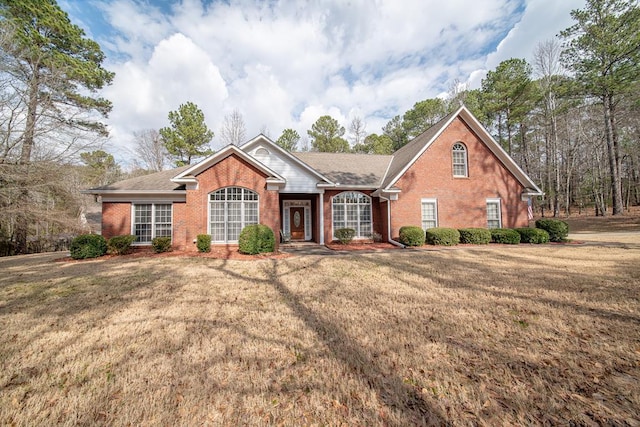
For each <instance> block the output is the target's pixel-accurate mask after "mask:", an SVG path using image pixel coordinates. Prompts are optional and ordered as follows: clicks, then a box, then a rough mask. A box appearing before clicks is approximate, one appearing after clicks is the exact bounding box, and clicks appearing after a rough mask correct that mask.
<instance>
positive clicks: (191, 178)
mask: <svg viewBox="0 0 640 427" xmlns="http://www.w3.org/2000/svg"><path fill="white" fill-rule="evenodd" d="M234 154H235V155H237V156H238V157H240V158H241V159H242V160H244V161H246V162H247V163H249V164H251V165H252V166H254V167H255V168H256V169H258V170H259V171H261V172H263V173H264V174H265V175H266V176H267V182H268V183H280V184H283V183H284V182H285V180H284V178H283V177H282V176H280V175H279V174H278V173H277V172H275V171H273V170H271V169H270V168H268V167H267V166H266V165H264V164H262V163H260V162H259V161H258V160H257V159H255V158H254V157H252V156H250V155H249V154H247V153H245V152H244V151H242V150H241V149H240V148H238V147H236V146H235V145H227V146H226V147H224V148H223V149H222V150H220V151H218V152H217V153H214V154H212V155H211V156H209V157H207V158H206V159H204V160H202V161H201V162H199V163H196V164H195V165H192V166H191V167H190V168H188V169H186V170H184V171H183V172H181V173H180V174H178V175H177V176H175V177H174V178H172V179H171V181H173V182H175V183H181V184H193V183H195V182H197V179H196V176H197V175H199V174H201V173H202V172H204V171H205V170H207V169H209V168H211V167H213V166H215V165H216V164H217V163H218V162H220V161H222V160H224V159H226V158H227V157H229V156H231V155H234Z"/></svg>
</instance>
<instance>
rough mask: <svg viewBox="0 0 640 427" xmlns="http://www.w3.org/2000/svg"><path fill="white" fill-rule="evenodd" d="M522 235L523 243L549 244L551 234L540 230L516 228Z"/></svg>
mask: <svg viewBox="0 0 640 427" xmlns="http://www.w3.org/2000/svg"><path fill="white" fill-rule="evenodd" d="M515 230H516V231H517V232H518V233H519V234H520V242H522V243H535V244H538V243H548V242H549V233H547V232H546V231H545V230H542V229H540V228H527V227H525V228H516V229H515Z"/></svg>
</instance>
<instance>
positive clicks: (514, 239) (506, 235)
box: [491, 228, 520, 245]
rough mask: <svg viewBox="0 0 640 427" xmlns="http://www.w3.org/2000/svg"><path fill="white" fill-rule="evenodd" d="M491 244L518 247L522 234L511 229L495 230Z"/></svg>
mask: <svg viewBox="0 0 640 427" xmlns="http://www.w3.org/2000/svg"><path fill="white" fill-rule="evenodd" d="M491 242H492V243H503V244H507V245H517V244H518V243H520V233H518V232H517V231H516V230H512V229H510V228H493V229H491Z"/></svg>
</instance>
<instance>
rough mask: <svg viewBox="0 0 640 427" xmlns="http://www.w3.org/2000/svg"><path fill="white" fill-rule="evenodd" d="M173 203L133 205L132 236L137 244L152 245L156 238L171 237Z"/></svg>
mask: <svg viewBox="0 0 640 427" xmlns="http://www.w3.org/2000/svg"><path fill="white" fill-rule="evenodd" d="M171 217H172V204H171V203H139V204H134V205H133V224H132V228H133V230H132V234H133V235H134V236H136V241H135V243H151V240H153V238H155V237H171V229H172V225H171Z"/></svg>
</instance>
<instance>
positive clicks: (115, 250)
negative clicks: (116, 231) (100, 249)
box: [107, 234, 136, 255]
mask: <svg viewBox="0 0 640 427" xmlns="http://www.w3.org/2000/svg"><path fill="white" fill-rule="evenodd" d="M135 241H136V236H132V235H131V234H127V235H124V236H113V237H112V238H110V239H109V240H108V241H107V252H109V253H110V254H114V255H124V254H126V253H127V252H129V249H131V244H132V243H133V242H135Z"/></svg>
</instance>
